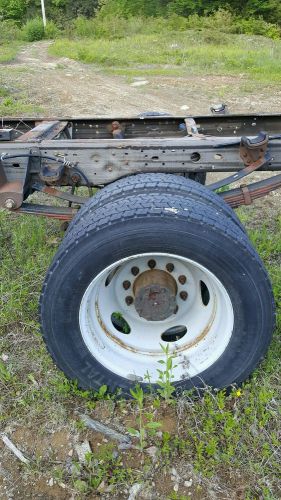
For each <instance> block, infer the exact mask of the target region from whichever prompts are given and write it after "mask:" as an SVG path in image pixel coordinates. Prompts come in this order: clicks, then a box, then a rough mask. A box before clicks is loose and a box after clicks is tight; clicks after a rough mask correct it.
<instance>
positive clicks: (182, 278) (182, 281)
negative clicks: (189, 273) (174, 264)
mask: <svg viewBox="0 0 281 500" xmlns="http://www.w3.org/2000/svg"><path fill="white" fill-rule="evenodd" d="M179 282H180V284H181V285H184V284H185V283H186V276H184V274H181V275H180V276H179Z"/></svg>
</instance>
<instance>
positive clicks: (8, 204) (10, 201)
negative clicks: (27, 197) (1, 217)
mask: <svg viewBox="0 0 281 500" xmlns="http://www.w3.org/2000/svg"><path fill="white" fill-rule="evenodd" d="M5 207H6V208H8V210H12V209H13V208H16V202H15V200H13V199H12V198H8V199H7V200H6V201H5Z"/></svg>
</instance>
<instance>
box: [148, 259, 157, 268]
mask: <svg viewBox="0 0 281 500" xmlns="http://www.w3.org/2000/svg"><path fill="white" fill-rule="evenodd" d="M147 265H148V267H150V269H154V268H155V266H156V262H155V260H154V259H150V260H149V261H148V263H147Z"/></svg>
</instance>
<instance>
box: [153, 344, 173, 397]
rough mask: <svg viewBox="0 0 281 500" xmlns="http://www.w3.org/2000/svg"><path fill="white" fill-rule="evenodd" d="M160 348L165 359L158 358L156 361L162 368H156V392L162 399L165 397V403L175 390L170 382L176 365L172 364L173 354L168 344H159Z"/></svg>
mask: <svg viewBox="0 0 281 500" xmlns="http://www.w3.org/2000/svg"><path fill="white" fill-rule="evenodd" d="M161 349H162V351H163V353H164V356H165V359H160V360H159V361H158V363H159V364H160V365H161V366H162V369H161V370H160V369H158V370H157V371H158V380H157V385H158V386H159V388H158V389H157V392H158V393H159V394H160V396H161V397H162V398H163V399H165V401H166V403H169V402H170V401H171V398H172V395H173V394H174V392H175V387H174V386H173V383H172V382H173V378H174V375H173V370H174V369H175V368H176V366H177V365H175V364H174V358H175V355H174V354H171V353H170V349H169V344H167V345H166V346H164V345H162V344H161Z"/></svg>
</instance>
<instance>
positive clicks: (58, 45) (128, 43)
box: [50, 31, 281, 83]
mask: <svg viewBox="0 0 281 500" xmlns="http://www.w3.org/2000/svg"><path fill="white" fill-rule="evenodd" d="M50 54H52V55H56V56H66V57H70V58H72V59H75V60H77V61H82V62H84V63H88V64H96V65H99V66H104V67H106V68H113V71H114V70H115V71H116V69H115V68H117V69H118V68H119V69H120V68H124V70H125V71H127V70H128V69H130V68H134V67H136V66H138V67H140V66H143V67H144V69H148V70H151V71H153V70H155V71H156V72H157V71H159V69H160V70H161V69H162V70H167V69H168V70H169V72H170V71H171V69H172V70H173V68H175V69H176V71H178V70H179V69H180V70H181V72H182V75H187V74H194V75H196V74H208V75H242V76H246V77H249V78H252V79H253V78H258V79H259V81H260V82H264V83H272V82H278V81H279V80H280V76H281V41H279V40H269V39H267V38H264V37H258V36H254V37H253V36H252V37H250V36H245V35H225V34H221V33H216V32H213V31H212V32H210V33H208V32H205V33H201V32H199V31H198V32H195V31H186V32H184V33H182V32H170V33H169V36H168V37H167V36H166V34H164V33H163V34H152V35H144V34H143V35H136V36H131V37H127V38H121V39H118V40H107V39H99V40H94V39H93V40H91V39H89V38H85V39H80V40H79V39H77V40H69V39H61V40H57V41H56V42H55V43H54V45H52V46H51V47H50ZM151 66H153V68H151Z"/></svg>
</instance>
